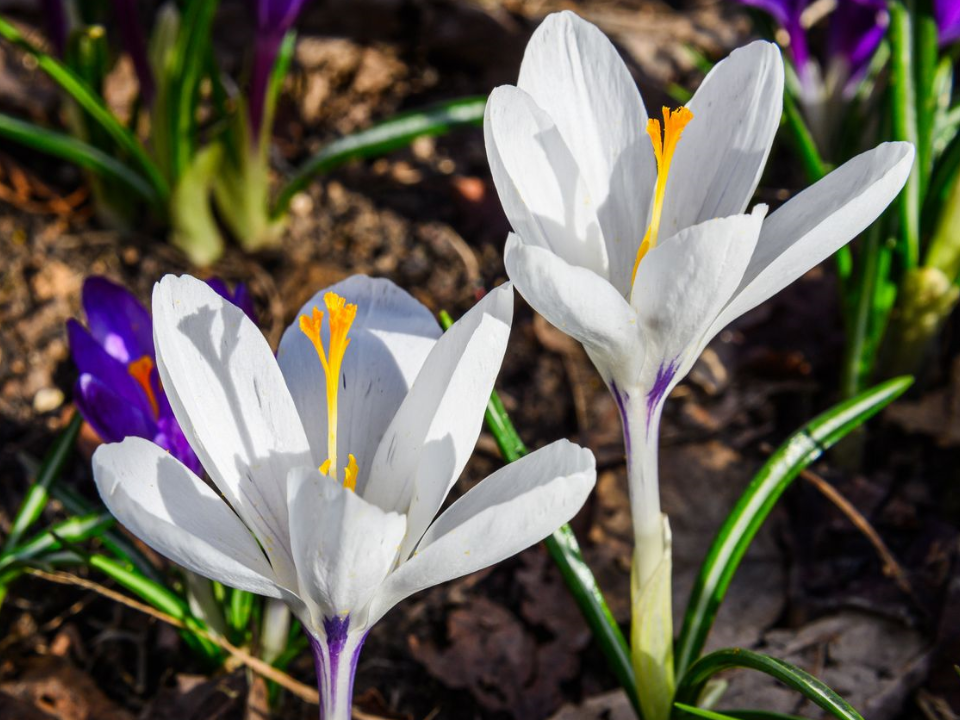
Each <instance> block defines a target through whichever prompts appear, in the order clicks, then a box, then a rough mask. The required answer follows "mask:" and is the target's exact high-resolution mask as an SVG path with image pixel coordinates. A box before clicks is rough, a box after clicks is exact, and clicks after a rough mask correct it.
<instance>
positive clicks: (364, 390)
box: [277, 275, 440, 495]
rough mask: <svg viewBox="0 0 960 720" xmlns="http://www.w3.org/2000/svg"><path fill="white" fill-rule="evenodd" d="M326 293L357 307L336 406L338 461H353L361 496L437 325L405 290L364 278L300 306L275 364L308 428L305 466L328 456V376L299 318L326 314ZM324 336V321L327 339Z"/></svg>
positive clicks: (339, 285)
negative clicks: (316, 310) (350, 456)
mask: <svg viewBox="0 0 960 720" xmlns="http://www.w3.org/2000/svg"><path fill="white" fill-rule="evenodd" d="M327 292H335V293H337V294H338V295H341V296H342V297H344V298H346V300H347V302H349V303H354V304H356V305H357V317H356V319H355V320H354V321H353V325H352V326H351V328H350V334H349V338H350V346H349V347H348V348H347V352H346V355H345V356H344V362H343V371H342V377H341V380H340V392H339V397H338V401H337V405H338V413H337V414H338V422H337V425H338V427H337V456H338V458H342V459H343V460H344V461H345V460H346V458H347V454H348V453H353V454H354V455H355V456H356V458H357V462H358V463H359V468H360V474H359V476H358V479H357V491H358V492H359V493H360V494H361V495H362V494H363V488H364V486H365V485H366V482H367V478H368V477H369V476H370V466H371V464H372V462H373V456H374V454H375V453H376V450H377V446H378V445H379V443H380V439H381V438H382V437H383V433H384V431H386V429H387V425H388V424H389V423H390V421H391V420H392V419H393V416H394V415H395V414H396V412H397V408H399V407H400V403H401V402H402V401H403V398H404V397H406V395H407V392H408V391H409V390H410V386H411V385H413V381H414V379H415V378H416V377H417V373H419V372H420V368H421V366H422V365H423V362H424V360H425V359H426V357H427V355H428V354H429V352H430V350H431V349H432V348H433V346H434V344H435V343H436V340H437V338H438V337H440V326H439V324H438V323H437V321H436V319H434V317H433V314H432V313H431V312H430V311H429V310H427V308H425V307H424V306H423V305H422V304H421V303H420V302H418V301H417V300H415V299H414V298H413V296H411V295H410V294H409V293H407V292H406V291H404V290H401V289H400V288H399V287H397V286H396V285H395V284H393V283H392V282H390V281H389V280H385V279H380V278H369V277H366V276H365V275H354V276H353V277H350V278H348V279H346V280H344V281H343V282H339V283H337V284H336V285H333V286H331V287H329V288H326V289H325V290H321V291H320V292H318V293H317V294H316V295H314V296H313V298H312V299H311V300H310V301H309V302H307V303H306V304H305V305H304V306H303V307H302V308H300V311H299V312H298V313H297V315H296V318H295V320H294V322H293V323H292V324H291V325H290V327H288V328H287V330H286V332H284V334H283V338H282V339H281V340H280V349H279V350H278V351H277V362H279V363H280V369H281V371H282V372H283V376H284V378H285V379H286V382H287V387H288V388H289V389H290V394H291V395H292V396H293V401H294V403H296V406H297V410H298V411H299V413H300V419H301V420H302V422H303V427H304V429H305V430H306V433H307V438H308V440H309V442H310V449H311V452H312V455H313V462H312V463H311V464H312V465H314V466H317V467H319V466H320V465H322V464H323V463H324V461H325V460H326V459H327V455H328V452H327V396H326V379H325V376H324V373H323V368H322V367H321V365H320V360H319V358H318V357H317V351H316V350H315V349H314V347H313V343H311V342H310V340H309V339H307V337H306V336H305V335H304V334H303V333H302V332H301V331H300V323H299V318H300V316H301V315H309V314H310V313H311V311H312V310H313V308H314V307H316V308H319V309H320V310H321V311H323V312H324V313H325V312H326V307H325V305H324V302H323V296H324V295H325V294H326V293H327ZM328 333H329V325H327V324H325V325H324V338H325V342H329V336H328ZM342 466H343V463H341V467H342Z"/></svg>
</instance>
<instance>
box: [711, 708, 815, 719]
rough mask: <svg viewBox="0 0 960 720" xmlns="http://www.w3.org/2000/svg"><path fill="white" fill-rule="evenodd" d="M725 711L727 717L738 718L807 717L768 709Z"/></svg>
mask: <svg viewBox="0 0 960 720" xmlns="http://www.w3.org/2000/svg"><path fill="white" fill-rule="evenodd" d="M724 712H725V713H726V714H727V717H732V718H736V720H805V718H802V717H798V716H796V715H787V714H786V713H778V712H768V711H766V710H724Z"/></svg>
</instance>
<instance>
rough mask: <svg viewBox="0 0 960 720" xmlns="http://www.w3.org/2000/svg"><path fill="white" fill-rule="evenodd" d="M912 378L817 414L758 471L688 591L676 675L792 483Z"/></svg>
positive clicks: (696, 651) (700, 642) (697, 648)
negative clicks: (767, 520) (753, 542)
mask: <svg viewBox="0 0 960 720" xmlns="http://www.w3.org/2000/svg"><path fill="white" fill-rule="evenodd" d="M912 382H913V378H910V377H900V378H894V379H892V380H888V381H886V382H884V383H881V384H879V385H877V386H876V387H873V388H871V389H869V390H867V391H865V392H863V393H861V394H860V395H857V396H856V397H854V398H851V399H850V400H847V401H845V402H842V403H840V404H839V405H835V406H834V407H832V408H830V409H829V410H827V411H826V412H824V413H822V414H821V415H818V416H817V417H816V418H814V419H813V420H811V421H810V422H809V423H807V424H806V425H804V426H803V427H802V428H801V429H800V430H798V431H797V432H796V433H794V434H793V435H791V436H790V437H789V438H788V439H787V440H786V442H784V443H783V444H782V445H781V446H780V447H779V448H777V450H776V452H775V453H774V454H773V455H772V456H771V457H770V459H769V460H768V461H767V463H766V464H765V465H764V466H763V467H762V468H761V469H760V472H758V473H757V474H756V475H755V476H754V478H753V480H752V481H751V482H750V485H749V486H748V487H747V489H746V490H744V492H743V495H741V496H740V499H739V500H738V501H737V504H736V506H735V507H734V508H733V510H732V511H731V512H730V514H729V515H728V516H727V519H726V521H725V522H724V523H723V526H722V527H721V528H720V530H719V531H718V532H717V536H716V538H715V539H714V541H713V544H712V545H711V546H710V550H709V551H708V552H707V556H706V558H705V559H704V561H703V565H701V567H700V573H699V575H698V576H697V580H696V583H695V584H694V586H693V590H692V591H691V593H690V600H689V602H688V604H687V612H686V616H685V617H684V620H683V629H682V630H681V631H680V638H679V640H678V641H677V647H676V653H675V658H676V669H677V676H678V677H679V676H682V675H684V674H686V672H687V669H688V668H689V667H690V666H691V665H692V664H693V662H694V661H695V660H696V659H697V657H698V656H699V655H700V653H701V652H702V650H703V646H704V643H706V640H707V636H708V635H709V633H710V628H711V627H712V626H713V621H714V619H715V618H716V615H717V610H718V609H719V608H720V604H721V603H722V602H723V598H724V597H725V595H726V593H727V589H728V588H729V587H730V582H731V580H733V575H734V573H735V572H736V571H737V567H738V566H739V565H740V561H741V560H742V559H743V556H744V554H745V553H746V552H747V548H748V547H749V546H750V543H751V542H752V541H753V538H754V537H755V536H756V534H757V531H759V530H760V526H761V525H763V523H764V521H765V520H766V519H767V516H768V515H769V514H770V511H771V510H772V509H773V507H774V505H775V504H776V502H777V500H778V499H779V498H780V496H781V495H782V494H783V492H784V491H785V490H786V489H787V488H788V487H789V486H790V483H792V482H793V481H794V479H796V477H797V476H798V475H799V474H800V473H801V472H802V471H803V470H804V468H806V467H807V466H809V465H810V464H811V463H812V462H814V461H815V460H816V459H817V458H819V457H820V456H821V455H822V454H823V452H824V451H825V450H827V449H828V448H830V447H831V446H832V445H834V444H835V443H837V442H838V441H839V440H840V439H841V438H843V437H844V436H845V435H847V434H848V433H849V432H850V431H852V430H854V429H855V428H857V427H859V426H860V425H862V424H863V423H864V422H866V421H867V420H868V419H869V418H871V417H873V416H874V415H876V414H877V413H878V412H880V410H882V409H883V408H884V407H886V406H887V405H889V404H890V403H891V402H893V401H894V400H896V399H897V398H898V397H899V396H900V395H901V394H903V393H904V392H905V391H906V390H907V388H908V387H910V385H911V383H912ZM694 699H696V698H694Z"/></svg>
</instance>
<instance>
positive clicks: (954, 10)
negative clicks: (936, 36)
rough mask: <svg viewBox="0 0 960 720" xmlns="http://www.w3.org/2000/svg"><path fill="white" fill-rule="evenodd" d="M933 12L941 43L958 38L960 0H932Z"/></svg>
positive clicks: (945, 43) (959, 31) (959, 35)
mask: <svg viewBox="0 0 960 720" xmlns="http://www.w3.org/2000/svg"><path fill="white" fill-rule="evenodd" d="M933 14H934V16H935V17H936V20H937V28H939V30H940V43H941V44H942V45H947V44H948V43H952V42H956V41H957V40H960V0H933Z"/></svg>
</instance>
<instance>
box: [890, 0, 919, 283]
mask: <svg viewBox="0 0 960 720" xmlns="http://www.w3.org/2000/svg"><path fill="white" fill-rule="evenodd" d="M889 7H890V29H889V31H888V32H889V38H890V49H891V56H890V90H889V93H890V115H891V118H892V120H893V139H894V140H905V141H907V142H911V143H913V146H914V147H917V146H918V143H919V137H918V132H917V105H916V90H915V88H914V74H913V35H912V32H911V25H912V21H911V18H910V13H909V11H908V10H907V8H906V7H904V5H903V3H901V2H899V1H898V0H894V2H891V3H890V6H889ZM899 203H900V242H901V246H900V255H901V257H902V260H903V264H904V268H905V269H907V270H909V269H911V268H915V267H917V264H918V263H919V262H920V167H919V163H914V164H913V168H912V169H911V171H910V177H909V178H907V184H906V187H904V189H903V192H902V193H900V196H899Z"/></svg>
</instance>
